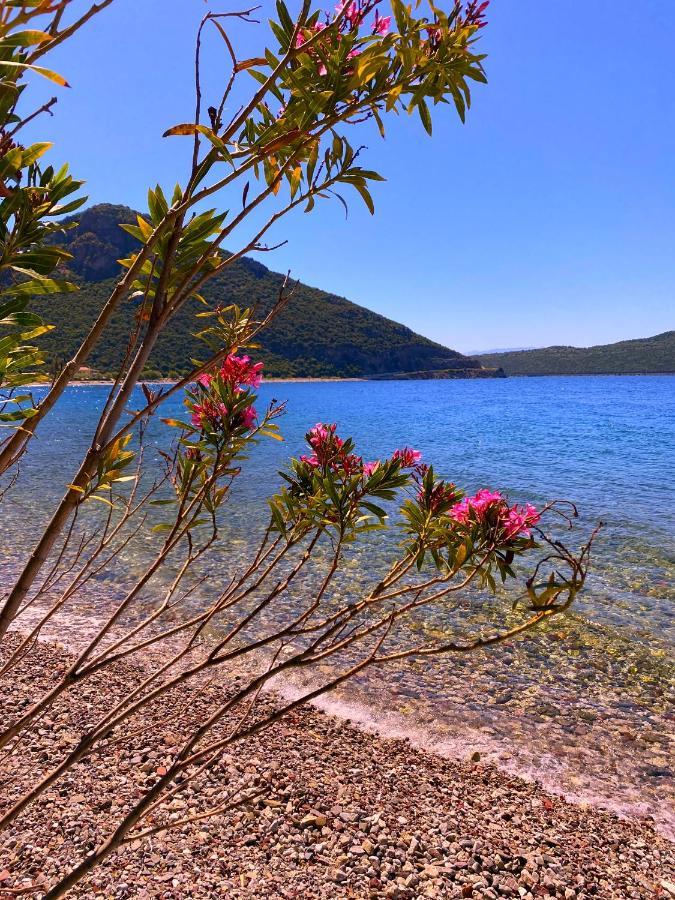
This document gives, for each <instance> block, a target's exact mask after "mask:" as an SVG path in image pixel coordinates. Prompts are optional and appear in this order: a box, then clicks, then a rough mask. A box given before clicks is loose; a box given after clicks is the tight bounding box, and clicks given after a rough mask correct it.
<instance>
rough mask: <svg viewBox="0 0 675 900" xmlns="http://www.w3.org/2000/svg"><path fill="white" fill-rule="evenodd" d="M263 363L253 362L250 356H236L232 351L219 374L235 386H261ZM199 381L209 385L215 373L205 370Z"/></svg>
mask: <svg viewBox="0 0 675 900" xmlns="http://www.w3.org/2000/svg"><path fill="white" fill-rule="evenodd" d="M262 368H263V364H262V363H254V362H251V358H250V356H235V355H234V353H230V355H229V356H227V357H226V358H225V360H224V362H223V364H222V366H221V367H220V371H219V373H218V374H219V375H220V377H221V378H222V379H223V381H226V382H227V383H228V384H230V385H231V386H232V387H233V388H235V389H236V388H242V387H252V388H259V387H260V383H261V381H262ZM197 381H198V382H199V383H200V384H201V386H202V387H205V388H207V387H209V386H210V384H211V382H212V381H213V375H211V374H209V373H208V372H205V373H204V374H203V375H200V376H199V378H198V379H197Z"/></svg>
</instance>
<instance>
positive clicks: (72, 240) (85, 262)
mask: <svg viewBox="0 0 675 900" xmlns="http://www.w3.org/2000/svg"><path fill="white" fill-rule="evenodd" d="M135 217H136V213H135V212H134V211H133V210H132V209H130V208H129V207H125V206H119V205H114V204H98V205H96V206H92V207H89V208H88V209H86V210H84V211H83V212H81V213H79V214H78V216H77V217H76V219H77V221H78V222H79V224H78V225H77V227H75V228H73V229H71V230H69V231H67V232H66V234H65V237H64V238H63V239H61V238H60V239H59V243H60V244H62V245H63V246H65V247H66V249H68V250H69V251H70V252H71V253H72V254H73V259H72V260H70V261H69V262H68V267H67V268H68V273H67V274H69V275H70V276H71V277H72V278H73V279H74V280H75V281H77V282H78V284H79V286H80V290H79V291H78V292H77V293H74V294H66V295H51V296H48V297H45V298H35V302H34V305H35V307H36V310H37V311H38V312H39V313H40V314H41V315H43V316H44V318H45V320H46V321H47V322H49V323H52V324H54V325H56V328H55V330H54V331H52V332H49V333H48V334H47V335H45V336H44V338H43V339H42V341H41V344H42V346H43V348H44V350H45V352H46V354H47V356H48V358H49V359H50V361H51V362H52V364H53V365H55V366H58V365H59V363H60V362H63V361H65V360H66V359H68V358H69V357H70V355H71V354H72V353H73V352H74V350H75V348H76V347H77V345H78V342H79V341H80V340H81V339H82V337H83V336H84V335H85V334H86V332H87V331H88V328H89V327H90V325H91V323H92V322H93V321H94V319H95V317H96V314H97V312H98V310H99V309H100V308H101V306H102V305H103V303H104V302H105V300H106V298H107V296H108V295H109V293H110V291H111V289H112V287H113V285H114V282H115V278H116V277H117V276H118V274H119V272H120V266H119V263H118V262H117V260H119V259H120V258H121V257H123V256H127V255H128V254H129V253H131V252H133V250H134V249H136V248H137V247H138V244H137V242H136V241H135V240H134V239H133V238H132V237H131V236H130V235H128V234H127V233H126V232H125V231H123V230H122V229H121V228H120V227H119V225H120V224H121V223H130V222H134V221H135ZM284 278H285V276H283V275H281V274H280V273H277V272H274V271H272V270H270V269H268V268H267V267H266V266H264V265H263V264H262V263H260V262H258V261H257V260H255V259H251V258H248V257H243V258H242V259H241V260H238V261H237V262H235V263H234V264H233V265H232V266H230V267H228V269H227V270H225V271H224V272H223V273H221V274H220V275H218V276H216V277H215V278H214V279H212V280H211V281H210V282H209V283H208V284H207V285H206V286H205V288H204V290H203V291H202V294H203V296H204V297H205V298H206V299H207V300H208V301H209V302H213V303H216V302H219V303H221V304H223V305H227V304H229V303H237V304H238V305H240V306H245V307H248V306H252V305H256V306H257V308H259V310H260V312H261V313H263V314H264V312H265V311H266V310H267V309H269V308H271V306H272V304H273V303H274V301H275V300H276V298H277V296H278V292H279V289H280V287H281V284H282V283H283V280H284ZM196 308H197V307H196V301H195V302H193V303H191V304H186V306H185V307H184V308H183V309H181V310H180V311H179V313H178V314H177V315H176V318H175V320H174V321H173V322H172V323H171V325H170V326H169V327H168V328H167V329H166V331H165V332H164V333H163V334H162V335H161V336H160V339H159V340H158V342H157V346H156V347H155V350H154V352H153V355H152V356H151V358H150V361H149V363H148V367H147V369H146V372H145V373H144V374H145V375H146V377H162V376H168V377H171V376H177V375H184V374H186V373H187V372H189V371H190V369H191V368H192V366H191V362H190V360H191V359H193V358H195V357H202V358H203V357H204V355H205V352H206V351H205V347H204V345H203V344H201V343H200V342H199V341H198V340H197V339H195V338H194V337H192V332H194V331H196V330H197V323H196V322H195V319H194V313H195V312H196ZM132 316H133V306H132V304H130V303H127V304H124V305H123V306H122V308H121V309H119V310H118V312H117V313H116V314H115V316H114V317H113V320H112V321H111V323H110V326H109V328H108V330H107V332H106V334H105V336H104V338H103V339H102V341H101V342H99V344H98V346H97V347H96V349H95V351H94V353H93V354H92V357H91V360H90V362H89V366H90V369H91V372H92V374H94V375H101V376H106V375H109V374H110V373H112V372H114V371H115V368H116V365H117V364H118V363H119V360H120V359H121V356H122V352H123V347H124V345H125V342H126V335H127V334H128V332H129V327H130V324H131V321H132ZM260 344H261V349H260V351H256V355H257V356H259V357H260V358H261V359H262V361H263V362H264V363H265V371H266V372H267V373H268V374H269V375H270V376H271V377H301V378H302V377H343V378H349V377H357V378H362V377H365V378H369V377H373V376H378V377H392V378H397V377H410V373H418V374H420V376H421V377H423V376H424V373H433V377H465V376H466V377H494V376H495V375H500V374H501V373H498V372H493V371H492V370H490V369H486V368H485V367H483V365H482V364H481V363H480V362H479V361H477V360H475V359H472V358H470V357H467V356H464V355H462V354H461V353H458V352H457V351H455V350H451V349H450V348H448V347H444V346H443V345H442V344H438V343H436V342H434V341H431V340H429V339H428V338H425V337H423V336H422V335H419V334H416V333H415V332H414V331H412V329H410V328H407V327H406V326H404V325H401V324H400V323H398V322H394V321H393V320H391V319H388V318H386V317H385V316H381V315H379V314H378V313H375V312H372V311H371V310H368V309H366V308H365V307H363V306H360V305H358V304H356V303H353V302H352V301H350V300H347V299H346V298H344V297H340V296H338V295H337V294H332V293H329V292H326V291H322V290H321V289H319V288H314V287H310V286H308V285H305V284H302V283H301V282H298V284H297V287H296V289H295V292H294V296H293V299H292V301H291V303H290V304H289V306H288V307H287V308H286V309H285V310H283V311H282V312H281V313H280V314H279V316H278V317H277V318H275V320H274V321H273V322H272V323H271V324H270V326H268V328H267V329H265V331H264V332H263V333H262V334H261V336H260ZM442 373H447V374H445V375H443V374H442Z"/></svg>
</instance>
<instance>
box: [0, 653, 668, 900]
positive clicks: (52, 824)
mask: <svg viewBox="0 0 675 900" xmlns="http://www.w3.org/2000/svg"><path fill="white" fill-rule="evenodd" d="M16 640H17V638H16V637H12V638H10V640H9V641H7V642H6V644H5V647H4V652H5V653H6V652H7V650H8V649H9V648H11V647H12V646H13V645H14V642H15V641H16ZM69 659H70V657H69V654H68V651H67V650H66V649H65V648H64V647H62V646H60V645H56V644H53V643H46V642H43V643H39V644H37V645H36V646H35V647H34V649H33V651H32V653H31V654H30V655H29V656H28V657H27V658H26V659H25V660H24V661H23V662H22V663H21V664H20V666H19V667H18V668H17V670H16V672H15V677H14V678H13V679H11V680H10V679H5V680H4V681H3V683H2V688H1V690H2V693H1V694H0V720H1V721H0V724H5V723H7V722H9V721H11V720H12V719H13V718H14V716H15V715H16V714H17V713H18V712H19V711H20V710H22V709H23V708H24V707H25V706H26V704H27V702H28V698H29V697H34V696H35V695H36V693H37V692H38V691H39V690H40V688H41V687H43V686H44V685H46V684H48V683H50V682H51V681H52V680H53V678H54V675H55V674H56V673H57V672H59V671H62V670H63V669H64V668H65V666H66V665H67V664H68V662H69ZM142 675H143V669H142V668H140V667H135V666H132V665H128V664H123V663H119V664H116V665H115V666H114V667H113V668H111V669H109V670H107V671H106V672H105V674H101V675H98V676H94V677H93V678H91V679H90V680H88V681H87V682H85V683H84V685H83V686H80V687H78V696H77V698H76V700H75V702H74V703H70V704H67V703H65V702H64V703H57V705H56V706H55V707H54V708H53V709H52V710H50V711H49V713H48V714H47V715H46V716H44V717H43V718H42V719H41V720H40V721H39V722H38V723H37V724H36V726H35V728H34V730H33V731H32V732H31V733H30V734H29V735H28V736H26V738H25V739H24V740H23V742H22V743H21V744H20V745H18V746H17V747H16V749H15V750H14V752H13V753H11V754H9V755H6V756H4V757H2V760H1V761H0V779H1V781H0V785H1V787H0V808H2V809H5V808H7V807H9V806H11V804H12V802H13V801H14V800H15V799H16V798H17V797H19V796H21V794H22V793H23V791H24V790H25V788H26V786H27V785H28V783H29V779H30V780H34V779H35V778H36V777H38V776H39V775H40V774H41V773H44V772H47V771H49V770H50V769H51V768H52V767H53V765H54V763H55V762H56V761H57V760H58V759H60V758H61V756H62V754H63V753H64V751H65V750H67V749H68V748H69V747H71V746H72V745H73V744H74V743H76V742H77V740H78V738H79V736H80V734H81V733H82V732H83V731H84V730H85V729H86V728H87V727H88V726H89V725H91V724H92V723H93V722H95V721H96V718H97V714H99V713H100V712H101V711H102V710H103V709H104V708H107V706H108V705H109V704H110V703H111V701H112V700H114V699H115V698H117V697H121V696H122V695H123V693H124V691H125V689H126V688H128V687H129V686H130V685H133V684H135V683H137V682H138V680H139V679H140V678H141V677H142ZM103 687H105V693H104V691H103V690H102V689H103ZM227 689H228V685H227V684H222V683H220V684H219V683H216V682H210V683H207V684H203V685H200V686H193V687H187V686H185V687H182V688H181V689H180V690H179V691H178V692H177V693H174V694H172V696H171V699H170V700H168V701H167V702H166V703H165V704H164V705H159V706H158V707H157V708H155V707H153V708H152V710H150V711H148V712H146V713H145V714H144V716H143V718H142V720H141V721H137V720H134V723H133V728H132V729H130V731H129V732H128V733H126V732H125V733H122V734H117V733H113V734H112V735H111V736H110V737H109V738H108V739H106V740H105V741H104V742H102V744H101V745H100V746H99V752H95V753H94V754H93V755H92V756H90V757H88V758H87V759H86V760H84V761H83V762H81V763H80V764H79V765H77V766H76V767H75V768H73V769H72V770H71V771H70V772H69V773H67V774H66V775H65V776H64V777H63V778H62V779H61V781H59V782H58V783H57V784H56V785H54V786H53V787H52V789H50V790H48V791H47V792H46V793H45V794H44V795H43V796H42V798H41V799H40V800H39V801H37V802H35V803H34V804H32V805H31V806H29V807H28V808H27V809H26V811H25V812H24V813H23V815H22V816H21V818H20V819H19V820H17V821H16V822H15V825H14V827H13V828H11V829H8V830H6V831H5V832H4V833H3V834H1V835H0V898H2V900H6V898H10V897H16V896H24V897H35V898H39V897H41V896H43V895H44V893H45V891H46V889H47V888H48V887H50V886H52V885H53V884H54V883H56V882H57V881H58V880H59V878H60V877H63V875H64V874H66V872H67V871H69V869H70V868H72V866H73V865H74V864H75V863H76V862H77V861H78V860H79V859H81V858H82V857H83V856H84V855H86V854H87V853H88V852H90V851H91V850H92V849H93V848H94V847H96V846H97V845H98V844H99V843H100V842H101V841H102V840H103V839H104V837H105V836H106V835H107V834H108V833H109V832H110V830H111V827H112V825H113V824H114V823H116V822H118V821H119V819H120V818H121V816H122V814H123V813H124V811H125V809H128V808H129V807H130V804H131V803H132V802H133V801H134V800H135V799H137V798H138V797H139V796H140V795H141V792H142V791H143V790H144V789H147V787H149V786H150V785H151V784H153V783H154V781H155V780H156V779H157V777H158V773H159V774H162V773H163V772H164V771H165V768H164V767H165V766H166V765H168V764H170V763H171V760H172V758H173V756H174V754H175V753H176V752H177V750H178V748H179V746H180V743H181V739H182V736H183V735H184V734H186V733H187V731H186V729H187V728H189V726H190V724H191V723H194V722H196V721H199V720H200V717H203V716H204V715H205V714H206V711H207V710H208V708H209V703H210V702H213V699H214V696H215V695H212V692H216V693H218V692H220V694H221V695H222V692H223V691H226V690H227ZM210 695H211V696H210ZM275 702H276V698H275V697H274V696H273V695H268V694H266V695H263V696H262V697H261V698H260V700H259V701H258V703H259V705H260V709H261V711H264V710H265V709H267V708H272V707H274V704H275ZM228 724H231V723H228V722H223V724H222V727H223V728H226V727H227V726H228ZM219 727H220V726H219ZM228 751H229V752H228V753H227V754H226V755H224V756H222V757H221V759H220V760H219V762H218V764H217V765H216V766H215V767H214V768H213V769H211V770H210V771H208V772H207V773H205V774H204V775H203V776H200V778H199V779H197V781H195V782H194V783H193V782H190V783H189V784H185V785H184V786H183V788H182V789H181V790H180V791H179V792H177V793H176V794H175V795H174V798H173V799H172V800H170V801H169V802H168V803H167V804H166V807H165V808H163V809H162V810H161V813H160V814H159V815H160V816H161V819H160V824H162V825H164V826H170V827H169V830H166V831H162V832H159V833H158V834H155V835H152V836H151V837H148V838H144V839H136V840H133V841H132V842H130V843H128V844H127V845H126V846H124V847H123V848H121V849H120V850H119V851H118V852H116V853H115V854H114V855H113V856H111V857H110V858H109V859H108V860H106V861H105V862H104V863H103V864H102V865H101V866H100V867H99V868H97V869H95V870H94V871H93V873H92V874H91V875H90V876H89V877H88V878H87V879H85V880H84V881H82V882H81V883H80V884H79V885H78V886H77V887H76V888H75V889H74V890H73V891H71V893H70V894H69V896H73V897H82V898H101V900H102V898H115V900H124V898H138V900H148V898H165V900H169V898H176V900H177V898H187V897H190V898H192V897H194V898H200V900H201V898H216V897H232V898H252V897H265V898H267V897H269V898H333V897H335V898H338V897H349V898H380V897H383V898H384V897H391V898H417V897H420V898H422V897H439V898H445V897H448V898H454V897H485V898H493V900H494V898H499V897H515V898H523V900H533V898H537V897H558V898H564V900H573V898H579V900H584V898H591V897H593V898H602V900H613V898H617V900H619V898H653V897H661V898H673V897H675V845H673V844H672V843H671V842H669V841H668V840H667V839H666V838H665V837H663V836H661V835H659V834H658V833H657V832H656V831H655V830H654V829H653V827H652V825H651V823H650V822H649V820H642V821H639V820H622V819H619V818H618V817H616V816H615V815H614V814H612V813H609V812H605V811H603V810H600V809H597V808H593V807H590V806H579V805H575V804H572V803H568V802H566V801H565V800H564V799H563V798H561V797H559V796H555V795H553V794H549V793H547V792H546V791H545V790H544V789H543V788H542V787H541V785H539V784H538V783H536V782H528V781H525V780H522V779H520V778H518V777H516V776H511V775H509V774H507V773H504V772H503V771H500V770H498V769H497V768H495V767H493V766H491V765H486V764H484V763H483V762H481V761H480V760H479V759H476V758H475V757H474V758H473V759H471V758H468V759H467V760H465V761H457V760H452V759H447V758H443V757H441V756H438V755H435V754H433V753H429V752H426V751H423V750H419V749H416V748H415V747H413V746H412V745H411V744H410V742H409V741H407V740H402V739H390V738H387V737H385V736H383V735H380V734H377V733H370V732H366V731H364V730H361V729H359V728H357V727H355V726H354V725H353V724H351V723H350V722H349V721H348V720H344V719H339V718H337V717H335V716H332V715H328V714H326V713H323V712H320V711H319V710H317V709H315V708H313V707H304V708H300V709H298V710H296V711H294V712H293V713H291V714H289V715H288V716H287V717H285V718H284V719H282V720H281V721H279V722H277V723H276V724H274V725H273V726H271V727H270V728H268V729H266V730H265V731H263V732H261V733H259V734H257V735H256V736H254V737H252V738H249V739H247V740H246V741H242V742H240V743H238V744H236V745H234V746H232V747H230V748H228ZM234 790H240V791H241V792H242V794H241V796H247V797H248V798H249V799H248V800H247V801H246V802H245V803H242V804H240V805H237V806H236V807H235V808H233V809H229V810H228V811H226V812H221V813H216V814H212V815H209V814H208V813H209V811H212V810H214V809H217V808H218V806H219V803H220V804H221V805H222V800H223V798H224V796H225V795H228V796H231V795H232V791H234ZM200 816H203V818H197V817H200ZM188 819H190V820H192V821H190V822H187V823H186V824H181V823H183V822H185V820H188Z"/></svg>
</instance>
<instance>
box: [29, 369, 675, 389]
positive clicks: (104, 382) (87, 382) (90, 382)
mask: <svg viewBox="0 0 675 900" xmlns="http://www.w3.org/2000/svg"><path fill="white" fill-rule="evenodd" d="M661 375H666V376H669V377H673V376H675V372H545V373H544V372H541V373H536V374H535V373H530V372H515V373H513V374H511V375H507V376H506V377H507V379H509V378H649V377H653V376H661ZM178 380H179V379H177V378H149V379H147V380H141V381H139V382H138V383H139V384H170V385H172V384H177V383H178ZM414 380H418V381H475V380H476V379H473V378H420V379H412V378H332V377H326V378H311V377H306V378H265V379H264V380H263V384H324V383H326V384H331V383H338V384H340V383H343V382H344V383H353V382H361V383H364V382H371V381H379V382H383V381H414ZM481 380H484V379H481ZM500 380H503V379H500ZM113 384H114V381H113V380H112V379H95V378H93V379H75V380H73V381H71V382H70V384H69V387H75V386H83V387H106V386H111V385H113ZM47 386H48V383H47V382H42V383H40V382H36V383H33V384H28V385H26V387H27V388H41V387H47Z"/></svg>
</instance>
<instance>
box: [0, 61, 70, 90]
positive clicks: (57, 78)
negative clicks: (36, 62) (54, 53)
mask: <svg viewBox="0 0 675 900" xmlns="http://www.w3.org/2000/svg"><path fill="white" fill-rule="evenodd" d="M0 66H4V67H5V68H9V69H28V70H29V71H31V72H35V73H37V74H38V75H42V77H43V78H47V79H48V80H49V81H53V82H54V83H55V84H58V85H60V86H61V87H70V85H69V84H68V82H67V81H66V79H65V78H64V77H63V75H59V74H58V72H52V70H51V69H45V68H44V67H43V66H32V65H30V64H29V63H19V62H8V61H7V60H4V59H0Z"/></svg>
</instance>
